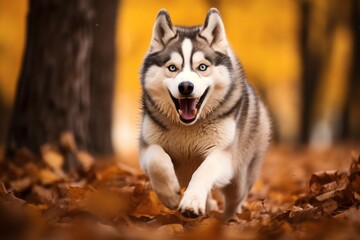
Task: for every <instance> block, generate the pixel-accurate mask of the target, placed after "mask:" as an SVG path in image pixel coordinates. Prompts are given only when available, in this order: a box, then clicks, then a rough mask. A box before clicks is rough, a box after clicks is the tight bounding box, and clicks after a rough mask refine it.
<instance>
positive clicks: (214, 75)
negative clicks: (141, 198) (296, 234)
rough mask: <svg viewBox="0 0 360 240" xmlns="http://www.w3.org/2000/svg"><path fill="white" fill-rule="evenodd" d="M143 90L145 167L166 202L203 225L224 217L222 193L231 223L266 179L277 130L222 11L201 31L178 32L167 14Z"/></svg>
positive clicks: (156, 33)
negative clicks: (213, 213) (213, 214)
mask: <svg viewBox="0 0 360 240" xmlns="http://www.w3.org/2000/svg"><path fill="white" fill-rule="evenodd" d="M141 85H142V128H141V134H140V164H141V168H142V169H143V171H144V172H145V174H146V175H147V176H148V177H149V179H150V183H151V186H152V188H153V190H154V191H155V192H156V193H157V196H158V197H159V199H160V201H161V202H162V203H163V204H165V205H166V206H167V207H169V208H172V209H174V208H178V209H179V211H181V212H182V213H183V215H185V216H188V217H196V216H198V215H201V214H205V213H206V212H208V211H209V210H214V209H216V204H214V201H213V200H212V199H211V190H212V189H213V188H219V189H221V190H222V192H223V193H224V196H225V208H224V219H230V218H233V217H234V215H235V213H236V212H238V211H240V210H241V208H240V207H241V203H242V202H243V200H244V199H245V198H246V196H247V195H248V193H249V191H250V189H251V187H252V186H253V184H254V182H255V180H256V178H257V177H258V175H259V171H260V167H261V163H262V159H263V156H264V154H265V151H266V149H267V147H268V144H269V138H270V134H271V130H270V129H271V126H270V125H271V123H270V119H269V116H268V113H267V110H266V107H265V105H264V104H263V102H262V101H261V100H260V98H259V97H258V96H257V94H256V93H255V91H254V89H253V87H252V86H251V85H250V84H249V83H248V82H247V81H246V79H245V75H244V72H243V69H242V66H241V64H240V62H239V61H238V59H237V58H236V56H235V54H234V52H233V51H232V49H231V47H230V46H229V43H228V40H227V37H226V34H225V29H224V24H223V22H222V19H221V16H220V13H219V12H218V10H217V9H214V8H212V9H210V10H209V12H208V14H207V16H206V19H205V23H204V25H202V26H195V27H183V26H174V25H173V24H172V23H171V20H170V16H169V14H168V13H167V11H166V10H161V11H160V12H159V14H158V16H157V18H156V22H155V25H154V28H153V36H152V40H151V44H150V49H149V51H148V53H147V55H146V56H145V59H144V62H143V66H142V70H141ZM181 187H185V188H186V190H185V192H184V194H183V197H182V198H181V195H180V189H181Z"/></svg>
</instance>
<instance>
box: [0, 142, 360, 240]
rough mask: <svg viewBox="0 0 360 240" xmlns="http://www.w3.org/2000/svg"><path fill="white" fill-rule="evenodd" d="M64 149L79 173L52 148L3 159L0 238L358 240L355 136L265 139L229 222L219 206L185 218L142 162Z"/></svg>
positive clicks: (359, 171) (359, 148) (359, 174)
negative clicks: (315, 144) (258, 164)
mask: <svg viewBox="0 0 360 240" xmlns="http://www.w3.org/2000/svg"><path fill="white" fill-rule="evenodd" d="M70 145H71V144H70ZM68 149H70V150H71V149H72V150H71V151H70V150H69V151H68V152H67V154H65V156H67V159H72V158H76V159H78V166H77V167H76V169H78V170H77V171H72V170H71V169H72V166H70V167H69V164H65V162H66V161H65V160H64V157H63V156H64V154H63V153H64V152H63V151H62V152H61V153H62V154H60V152H59V151H57V150H56V149H55V148H52V147H51V146H45V147H44V148H42V151H41V159H39V158H36V157H34V156H33V155H31V154H30V153H29V152H27V151H26V150H23V151H19V153H18V154H17V156H16V158H15V159H14V161H12V162H10V163H9V162H4V161H2V162H1V168H0V169H1V171H0V176H1V179H0V236H2V237H1V239H88V240H90V239H360V209H359V207H360V157H359V153H360V144H338V145H335V146H334V147H332V148H331V149H328V150H323V151H316V150H312V149H309V148H306V147H303V148H301V149H289V148H285V147H280V146H275V147H272V148H271V149H270V150H269V152H268V154H267V155H266V158H265V161H264V165H263V168H262V173H261V177H260V179H259V181H258V182H257V183H256V185H255V186H254V188H253V190H252V192H251V194H250V195H249V197H248V199H247V201H246V203H245V204H244V207H243V211H242V213H238V214H237V219H234V220H232V221H230V222H227V223H221V221H220V220H219V219H220V216H221V214H220V212H211V213H209V215H208V216H203V217H199V218H195V219H189V218H185V217H183V216H182V215H181V214H180V213H178V212H177V211H175V210H170V209H167V208H166V207H164V206H163V205H162V204H161V203H160V202H159V201H158V199H157V197H156V194H155V193H154V192H153V191H152V190H151V187H150V185H149V182H148V180H147V179H146V177H145V176H144V175H143V174H142V173H141V172H140V171H139V170H137V169H134V168H131V167H129V166H128V165H126V164H124V163H121V162H118V161H114V160H108V161H104V160H101V161H93V159H92V157H91V156H90V155H88V154H87V153H85V152H81V151H78V150H76V149H75V148H72V147H71V146H68ZM69 169H70V170H69ZM214 195H215V198H216V199H217V200H218V205H219V207H220V208H221V207H222V206H223V199H222V197H221V196H220V195H219V194H218V193H215V194H214Z"/></svg>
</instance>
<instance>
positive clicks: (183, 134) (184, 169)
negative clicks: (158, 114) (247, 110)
mask: <svg viewBox="0 0 360 240" xmlns="http://www.w3.org/2000/svg"><path fill="white" fill-rule="evenodd" d="M235 128H236V124H235V121H234V120H233V119H232V118H226V119H221V120H216V122H215V121H214V122H211V121H199V122H198V123H196V124H194V125H191V126H182V125H179V126H176V127H173V128H171V129H169V130H167V131H164V130H162V129H160V128H159V127H158V126H157V125H156V124H154V123H153V122H152V120H151V119H150V118H149V117H148V116H145V118H144V122H143V127H142V136H143V138H144V140H145V141H146V142H147V143H148V144H150V145H151V144H158V145H160V146H161V147H162V148H163V149H164V150H165V152H166V153H167V154H169V155H170V157H171V159H172V161H173V164H174V168H175V171H176V174H177V176H178V178H179V181H180V184H181V185H186V184H187V183H188V181H189V180H190V178H191V175H192V173H193V172H194V171H195V170H196V169H197V167H198V166H199V165H200V164H201V162H202V161H203V160H204V159H205V157H206V156H207V155H208V154H209V152H211V150H212V149H215V148H216V149H226V148H227V147H228V146H229V145H231V143H232V142H233V141H234V138H235V132H236V131H235Z"/></svg>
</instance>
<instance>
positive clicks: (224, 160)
mask: <svg viewBox="0 0 360 240" xmlns="http://www.w3.org/2000/svg"><path fill="white" fill-rule="evenodd" d="M232 175H233V166H232V160H231V154H230V153H229V152H227V151H224V150H219V149H217V150H214V151H212V152H211V153H210V154H209V155H208V156H207V158H206V159H205V160H204V162H203V163H202V164H201V165H200V166H199V167H198V169H197V170H196V171H195V172H194V174H193V175H192V177H191V180H190V183H189V186H188V187H187V189H186V191H185V193H184V196H183V198H182V200H181V202H180V204H179V210H180V211H181V212H182V214H183V215H184V216H186V217H197V216H198V215H201V214H204V213H205V206H206V198H207V195H208V193H209V192H210V191H211V189H212V187H213V186H214V185H216V186H219V187H221V186H224V185H226V184H228V183H229V182H230V179H231V178H232Z"/></svg>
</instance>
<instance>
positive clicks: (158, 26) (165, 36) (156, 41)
mask: <svg viewBox="0 0 360 240" xmlns="http://www.w3.org/2000/svg"><path fill="white" fill-rule="evenodd" d="M173 37H175V31H174V27H173V25H172V23H171V19H170V15H169V13H168V12H167V11H166V10H165V9H161V10H160V12H159V13H158V15H157V17H156V21H155V24H154V28H153V35H152V39H151V44H150V52H157V51H160V50H162V49H163V48H164V47H165V46H166V44H167V43H168V42H169V40H170V39H171V38H173Z"/></svg>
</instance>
